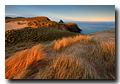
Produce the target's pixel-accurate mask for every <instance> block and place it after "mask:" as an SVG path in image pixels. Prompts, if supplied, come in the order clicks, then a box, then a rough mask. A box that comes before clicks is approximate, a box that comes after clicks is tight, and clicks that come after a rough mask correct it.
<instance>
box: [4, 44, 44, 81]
mask: <svg viewBox="0 0 120 84" xmlns="http://www.w3.org/2000/svg"><path fill="white" fill-rule="evenodd" d="M44 56H45V53H44V52H43V49H42V48H41V45H37V46H34V47H33V48H31V49H30V50H29V49H27V50H24V51H21V52H20V53H17V54H15V55H14V56H12V57H10V58H8V59H6V60H5V79H10V78H11V77H13V76H14V75H15V74H17V73H19V72H20V71H21V70H23V69H24V68H26V67H27V66H29V65H30V64H31V63H34V62H37V61H38V60H41V59H42V58H43V57H44Z"/></svg>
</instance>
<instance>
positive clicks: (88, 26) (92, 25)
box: [64, 21, 115, 34]
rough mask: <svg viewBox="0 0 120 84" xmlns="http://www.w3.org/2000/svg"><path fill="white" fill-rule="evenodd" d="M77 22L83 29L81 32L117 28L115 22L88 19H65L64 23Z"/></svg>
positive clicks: (86, 32) (87, 32) (88, 32)
mask: <svg viewBox="0 0 120 84" xmlns="http://www.w3.org/2000/svg"><path fill="white" fill-rule="evenodd" d="M70 22H72V23H76V24H77V25H78V27H79V28H80V29H82V31H80V33H81V34H90V33H96V32H100V31H103V30H107V29H115V22H88V21H64V23H70Z"/></svg>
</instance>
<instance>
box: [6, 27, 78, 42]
mask: <svg viewBox="0 0 120 84" xmlns="http://www.w3.org/2000/svg"><path fill="white" fill-rule="evenodd" d="M75 35H78V33H72V32H68V31H62V30H58V29H56V28H54V27H39V28H31V27H27V28H23V29H19V30H8V31H6V32H5V42H6V44H12V43H18V42H29V41H31V42H45V41H52V40H55V39H56V40H57V39H60V38H62V37H69V36H75Z"/></svg>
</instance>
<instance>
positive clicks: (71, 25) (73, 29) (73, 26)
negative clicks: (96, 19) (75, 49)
mask: <svg viewBox="0 0 120 84" xmlns="http://www.w3.org/2000/svg"><path fill="white" fill-rule="evenodd" d="M65 26H66V28H67V29H68V30H69V31H71V32H79V31H82V30H81V29H80V28H79V27H78V26H77V24H76V23H66V24H65Z"/></svg>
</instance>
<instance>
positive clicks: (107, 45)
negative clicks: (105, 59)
mask: <svg viewBox="0 0 120 84" xmlns="http://www.w3.org/2000/svg"><path fill="white" fill-rule="evenodd" d="M101 48H102V50H103V51H104V52H106V53H110V54H112V55H113V56H114V55H115V42H114V41H112V40H108V42H102V43H101Z"/></svg>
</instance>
